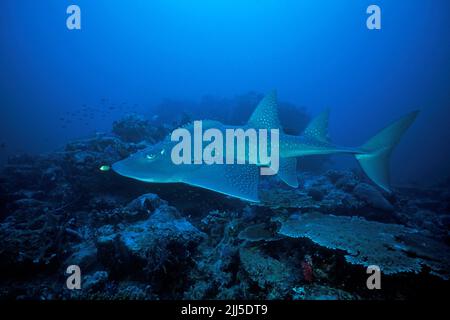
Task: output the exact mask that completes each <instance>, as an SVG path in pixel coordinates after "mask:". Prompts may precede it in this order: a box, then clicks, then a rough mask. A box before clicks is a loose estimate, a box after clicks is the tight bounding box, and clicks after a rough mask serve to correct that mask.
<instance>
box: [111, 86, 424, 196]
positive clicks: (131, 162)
mask: <svg viewBox="0 0 450 320" xmlns="http://www.w3.org/2000/svg"><path fill="white" fill-rule="evenodd" d="M417 114H418V112H417V111H414V112H411V113H410V114H408V115H406V116H404V117H403V118H401V119H399V120H397V121H396V122H394V123H392V124H391V125H389V126H387V127H386V128H384V129H383V130H382V131H380V132H379V133H378V134H377V135H375V136H374V137H373V138H371V139H370V140H369V141H368V142H367V143H365V144H364V145H363V146H361V147H359V148H346V147H340V146H336V145H334V144H332V143H331V142H330V141H329V139H328V118H329V112H328V111H326V112H324V113H322V114H321V115H319V116H318V117H317V118H315V119H314V120H313V121H312V122H311V123H310V124H309V126H308V127H307V128H306V130H305V131H304V132H303V134H302V135H300V136H293V135H287V134H284V133H283V130H282V127H281V124H280V121H279V118H278V108H277V103H276V94H275V92H272V93H270V94H268V95H267V96H266V97H264V99H263V100H262V101H261V102H260V103H259V104H258V106H257V108H256V109H255V111H254V112H253V114H252V116H251V117H250V119H249V121H248V123H247V124H246V125H245V126H242V127H240V128H241V129H243V130H247V129H266V130H267V131H270V130H271V129H278V132H279V159H278V160H279V168H277V169H278V170H277V172H276V173H277V175H278V177H279V178H280V179H281V180H283V181H284V182H285V183H287V184H288V185H289V186H292V187H298V180H297V171H296V169H297V158H298V157H303V156H308V155H321V154H322V155H323V154H337V153H343V154H351V155H354V156H355V158H356V159H357V160H358V162H359V163H360V165H361V167H362V169H363V171H364V172H365V173H366V175H367V176H368V177H369V178H370V179H371V180H372V181H373V182H374V183H375V184H376V185H377V186H379V187H380V188H382V189H384V190H386V191H390V187H389V159H390V155H391V153H392V150H393V149H394V147H395V146H396V145H397V144H398V142H399V141H400V138H401V137H402V135H403V133H404V132H405V131H406V130H407V129H408V128H409V126H410V125H411V124H412V123H413V122H414V120H415V118H416V116H417ZM202 125H203V129H204V130H206V129H208V128H214V129H216V130H218V131H219V132H222V133H223V134H224V136H225V132H226V130H227V129H236V128H238V127H236V126H227V125H224V124H222V123H220V122H217V121H209V120H207V121H203V122H202ZM184 128H185V129H186V130H188V131H189V132H193V131H194V127H193V125H192V124H190V125H187V126H185V127H184ZM176 144H177V143H176V142H175V141H172V140H171V138H170V136H168V137H166V139H164V140H163V141H162V142H160V143H158V144H156V145H154V146H151V147H148V148H146V149H144V150H141V151H139V152H137V153H136V154H133V155H131V156H130V157H128V158H126V159H124V160H122V161H119V162H116V163H115V164H113V166H112V169H113V170H114V171H115V172H117V173H118V174H120V175H123V176H126V177H129V178H132V179H137V180H141V181H145V182H150V183H186V184H189V185H192V186H197V187H201V188H206V189H209V190H213V191H216V192H220V193H223V194H226V195H229V196H233V197H237V198H240V199H243V200H247V201H252V202H259V197H258V182H259V176H260V167H261V166H265V165H267V164H264V163H258V162H256V163H246V164H237V163H233V164H205V163H201V164H175V163H174V162H173V159H172V157H171V151H172V150H173V148H174V147H175V145H176ZM268 147H269V148H270V143H269V146H268ZM245 157H246V158H248V153H246V155H245Z"/></svg>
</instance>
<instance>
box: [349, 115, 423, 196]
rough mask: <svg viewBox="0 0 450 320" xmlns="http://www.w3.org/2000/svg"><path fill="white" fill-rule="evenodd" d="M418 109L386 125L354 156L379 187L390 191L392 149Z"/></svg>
mask: <svg viewBox="0 0 450 320" xmlns="http://www.w3.org/2000/svg"><path fill="white" fill-rule="evenodd" d="M418 114H419V111H414V112H411V113H409V114H407V115H406V116H404V117H403V118H401V119H399V120H397V121H396V122H394V123H392V124H391V125H389V126H387V127H386V128H384V129H383V130H381V131H380V132H379V133H378V134H376V135H375V136H374V137H373V138H371V139H370V140H369V141H368V142H366V143H365V144H364V145H363V146H362V147H361V150H362V151H363V152H362V153H361V154H357V155H356V156H355V157H356V159H357V160H358V161H359V163H360V165H361V167H362V169H363V170H364V172H365V173H366V175H367V176H368V177H369V178H370V179H371V180H372V181H373V182H374V183H375V184H377V185H378V186H379V187H380V188H382V189H384V190H386V191H388V192H390V191H391V190H390V179H389V160H390V156H391V154H392V150H393V149H394V147H395V146H396V145H397V144H398V143H399V141H400V139H401V137H402V136H403V134H404V133H405V131H406V130H407V129H408V128H409V127H410V126H411V124H412V123H413V122H414V120H415V119H416V117H417V115H418Z"/></svg>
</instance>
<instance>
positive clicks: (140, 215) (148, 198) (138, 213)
mask: <svg viewBox="0 0 450 320" xmlns="http://www.w3.org/2000/svg"><path fill="white" fill-rule="evenodd" d="M161 205H167V202H166V201H164V200H161V199H160V198H159V197H158V196H157V195H156V194H153V193H147V194H144V195H142V196H140V197H139V198H137V199H135V200H133V201H131V202H130V203H129V204H128V205H127V206H126V208H125V210H124V212H123V213H124V217H126V219H127V221H129V222H135V221H139V220H143V219H146V218H148V217H149V215H150V214H152V213H153V212H154V211H155V210H156V208H158V207H160V206H161Z"/></svg>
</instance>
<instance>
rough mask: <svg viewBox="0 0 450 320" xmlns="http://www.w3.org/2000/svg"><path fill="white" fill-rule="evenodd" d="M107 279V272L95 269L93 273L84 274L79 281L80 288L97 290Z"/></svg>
mask: <svg viewBox="0 0 450 320" xmlns="http://www.w3.org/2000/svg"><path fill="white" fill-rule="evenodd" d="M107 281H108V272H106V271H96V272H94V273H93V274H89V275H86V276H85V277H84V279H83V281H82V282H81V288H82V289H83V290H87V291H89V290H99V289H101V288H102V287H103V286H104V285H105V284H106V283H107Z"/></svg>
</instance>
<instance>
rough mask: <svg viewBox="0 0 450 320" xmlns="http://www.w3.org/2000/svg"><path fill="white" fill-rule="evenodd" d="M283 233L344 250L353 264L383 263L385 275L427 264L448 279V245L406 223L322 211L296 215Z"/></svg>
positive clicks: (414, 269) (381, 267) (289, 219)
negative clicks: (421, 233)
mask: <svg viewBox="0 0 450 320" xmlns="http://www.w3.org/2000/svg"><path fill="white" fill-rule="evenodd" d="M279 233H280V234H282V235H285V236H288V237H292V238H300V237H304V238H309V239H311V240H312V241H313V242H315V243H317V244H318V245H320V246H323V247H326V248H329V249H336V250H343V251H345V252H346V255H345V258H346V260H347V261H348V262H349V263H352V264H359V265H363V266H365V267H368V266H370V265H376V266H379V267H380V269H381V271H382V272H383V273H384V274H394V273H400V272H415V273H418V272H420V271H421V270H422V267H423V266H428V267H430V268H431V270H432V272H433V274H436V275H439V276H441V277H443V278H444V279H447V278H448V276H449V274H448V271H449V270H450V259H449V257H448V256H446V255H445V254H444V255H442V253H444V252H446V251H448V249H449V248H448V246H446V245H443V244H441V243H438V242H437V241H434V240H432V239H428V238H426V237H424V236H421V235H420V234H417V231H416V230H413V229H409V228H407V227H404V226H402V225H397V224H385V223H380V222H374V221H367V220H365V219H363V218H361V217H342V216H341V217H338V216H333V215H324V214H322V213H305V214H303V215H296V214H294V215H292V216H290V217H289V218H288V219H287V220H286V221H284V222H283V223H282V225H281V228H280V230H279Z"/></svg>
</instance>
